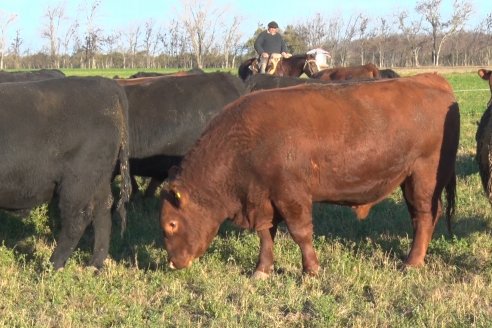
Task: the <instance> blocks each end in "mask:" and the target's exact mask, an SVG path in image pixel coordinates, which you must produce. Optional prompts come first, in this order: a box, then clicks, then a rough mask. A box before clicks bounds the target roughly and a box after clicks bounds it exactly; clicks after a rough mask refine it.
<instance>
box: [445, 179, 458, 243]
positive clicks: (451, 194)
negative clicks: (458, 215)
mask: <svg viewBox="0 0 492 328" xmlns="http://www.w3.org/2000/svg"><path fill="white" fill-rule="evenodd" d="M445 189H446V225H447V227H448V233H449V235H450V236H451V235H452V229H451V221H452V218H453V216H454V214H455V209H456V172H455V170H453V174H452V176H451V179H449V182H448V184H447V185H446V187H445Z"/></svg>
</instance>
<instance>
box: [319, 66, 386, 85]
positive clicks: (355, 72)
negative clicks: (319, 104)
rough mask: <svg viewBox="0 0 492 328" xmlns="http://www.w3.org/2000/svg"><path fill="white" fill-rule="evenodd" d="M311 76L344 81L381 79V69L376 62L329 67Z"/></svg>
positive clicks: (325, 79) (323, 79)
mask: <svg viewBox="0 0 492 328" xmlns="http://www.w3.org/2000/svg"><path fill="white" fill-rule="evenodd" d="M311 78H313V79H318V80H321V81H344V80H363V79H379V78H380V75H379V69H378V68H377V67H376V65H374V64H371V63H369V64H365V65H362V66H353V67H335V68H328V69H324V70H322V71H319V72H317V73H314V74H313V75H311Z"/></svg>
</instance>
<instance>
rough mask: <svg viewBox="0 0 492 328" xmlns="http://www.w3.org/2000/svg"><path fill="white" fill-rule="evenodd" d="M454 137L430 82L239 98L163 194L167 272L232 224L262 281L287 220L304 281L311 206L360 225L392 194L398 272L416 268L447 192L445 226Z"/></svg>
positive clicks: (449, 95)
mask: <svg viewBox="0 0 492 328" xmlns="http://www.w3.org/2000/svg"><path fill="white" fill-rule="evenodd" d="M459 128H460V117H459V109H458V104H457V103H456V99H455V97H454V95H453V92H452V89H451V86H450V85H449V83H448V82H447V81H446V80H445V79H444V78H442V77H441V76H439V75H437V74H421V75H417V76H413V77H408V78H400V79H393V80H391V79H390V80H380V81H374V82H373V83H351V84H333V85H331V84H323V85H322V84H308V85H300V86H294V87H288V88H281V89H272V90H265V91H258V92H254V93H252V94H250V95H246V96H243V97H241V98H239V99H238V100H236V101H234V102H233V103H231V104H229V105H227V106H226V107H225V109H224V111H222V112H221V114H220V115H218V116H217V117H216V118H215V119H214V120H212V122H211V123H210V124H209V126H208V128H207V129H206V130H205V132H204V133H203V135H202V136H201V138H200V139H199V140H198V142H197V143H196V144H195V146H194V147H193V148H192V149H191V150H190V151H189V152H188V153H187V155H186V156H185V158H184V160H183V162H182V164H181V171H180V172H178V174H177V176H176V177H175V178H174V179H171V180H170V181H169V186H168V187H167V188H166V189H164V190H163V192H162V209H161V227H162V229H163V233H164V246H165V248H166V250H167V253H168V258H169V264H170V266H171V268H185V267H188V266H189V265H191V263H192V260H193V259H194V258H196V257H199V256H201V255H202V254H203V253H204V252H205V251H206V249H207V247H208V245H209V244H210V243H211V241H212V239H213V238H214V236H215V235H216V234H217V231H218V229H219V226H220V225H221V223H222V222H224V221H225V220H226V219H227V218H229V219H231V220H232V221H233V222H234V223H236V224H237V225H239V226H241V227H244V228H249V229H254V230H256V231H257V232H258V234H259V237H260V243H261V246H260V256H259V261H258V264H257V266H256V270H255V275H254V276H255V277H264V276H266V275H268V274H270V273H271V272H272V269H273V241H274V238H275V234H276V230H277V224H278V223H279V222H280V221H281V220H284V221H285V223H286V225H287V228H288V230H289V232H290V234H291V236H292V238H293V239H294V241H295V242H296V243H297V244H298V245H299V247H300V249H301V252H302V264H303V270H304V272H307V273H309V274H315V273H317V272H318V270H319V264H318V259H317V257H316V253H315V251H314V248H313V242H312V238H313V236H312V235H313V223H312V205H313V202H327V203H333V204H341V205H347V206H351V207H352V208H353V209H354V210H355V212H356V214H357V217H359V218H364V217H365V216H367V214H368V213H369V210H370V209H371V207H372V206H374V205H375V204H377V203H378V202H380V201H381V200H383V199H384V198H386V197H387V196H388V195H389V194H390V193H391V192H392V191H393V190H394V189H395V188H397V187H399V186H400V187H401V188H402V190H403V196H404V198H405V201H406V204H407V207H408V209H409V212H410V216H411V219H412V225H413V231H414V239H413V243H412V247H411V250H410V253H409V255H408V258H407V259H406V261H405V264H406V265H409V266H420V265H423V264H424V257H425V254H426V251H427V248H428V246H429V243H430V240H431V238H432V234H433V231H434V227H435V225H436V223H437V221H438V218H439V216H440V215H441V212H442V203H441V194H442V192H443V190H444V189H446V195H447V197H446V200H447V209H446V216H447V218H448V223H449V222H450V217H451V215H452V213H453V210H454V205H455V191H456V175H455V161H456V152H457V148H458V140H459Z"/></svg>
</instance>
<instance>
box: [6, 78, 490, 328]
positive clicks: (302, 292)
mask: <svg viewBox="0 0 492 328" xmlns="http://www.w3.org/2000/svg"><path fill="white" fill-rule="evenodd" d="M66 73H69V74H70V72H66ZM72 73H74V74H75V73H81V72H75V71H74V72H72ZM106 73H107V72H99V71H98V74H100V75H105V76H110V77H111V76H112V75H113V74H115V75H116V74H118V75H119V74H120V72H113V71H112V72H111V73H107V74H106ZM130 74H132V73H130V72H126V74H122V75H125V76H128V75H130ZM78 75H82V74H78ZM89 75H94V74H89ZM446 77H447V78H448V79H449V80H450V82H451V83H452V85H453V87H454V89H455V90H457V91H458V90H465V89H466V90H471V89H484V88H487V87H488V86H487V84H486V82H484V81H482V80H480V79H479V77H478V76H477V75H476V73H462V74H455V73H453V74H449V75H446ZM456 96H457V98H458V101H459V103H460V108H461V118H462V124H461V126H462V130H461V141H460V147H459V159H458V167H457V173H458V203H457V215H456V218H455V221H454V224H453V229H454V233H455V236H454V237H453V238H449V237H448V235H447V232H446V229H445V224H444V221H441V222H439V224H438V227H437V230H436V232H435V235H434V238H433V240H432V242H431V245H430V249H429V252H428V255H427V258H426V262H427V264H426V266H425V267H423V268H421V269H412V270H408V271H402V270H400V264H401V262H402V259H404V258H405V256H406V255H407V253H408V251H409V248H410V245H411V235H412V230H411V226H410V219H409V216H408V213H407V211H406V207H405V205H404V203H403V202H402V196H401V193H400V192H399V191H396V192H395V193H393V194H392V195H391V197H389V198H388V199H386V200H385V201H383V202H382V203H380V204H378V205H377V206H375V208H374V209H373V210H372V211H371V214H370V215H369V217H368V218H367V219H366V220H364V221H360V222H359V221H357V220H356V219H355V216H354V214H353V213H352V212H351V211H350V210H349V209H348V208H345V207H341V206H333V205H319V204H317V205H315V207H314V217H315V218H314V221H315V247H316V250H317V252H318V256H319V259H320V264H321V266H322V269H321V272H320V274H319V276H318V277H315V278H312V277H304V276H303V275H302V274H301V259H300V252H299V249H298V247H297V245H295V243H294V242H293V241H292V239H291V238H290V236H289V235H288V233H287V232H286V229H285V227H284V226H282V227H281V229H280V232H279V236H278V238H277V240H276V244H275V255H276V262H275V265H276V268H275V273H274V274H273V275H272V276H271V277H270V278H269V279H267V280H266V281H254V280H251V279H250V278H249V276H250V274H251V273H252V272H253V270H254V266H255V263H256V260H257V256H258V250H259V244H258V238H257V236H256V235H255V234H253V233H250V232H248V231H242V230H239V229H236V228H235V227H234V226H232V225H231V224H227V223H226V224H224V225H223V226H222V227H221V230H220V232H219V235H218V236H217V237H216V238H215V239H214V241H213V243H212V245H211V246H210V248H209V249H208V251H207V253H206V254H205V255H204V256H203V257H202V258H201V259H200V260H199V261H197V262H196V263H194V264H193V266H192V267H191V268H190V269H187V270H181V271H170V270H169V269H168V268H167V266H166V254H165V251H164V250H163V249H162V240H161V233H160V229H159V224H158V210H159V201H158V199H157V198H154V199H151V200H147V201H144V200H142V199H136V200H135V201H134V202H133V203H131V204H130V205H129V210H128V212H129V222H128V228H127V231H126V233H125V235H124V237H123V238H121V237H120V234H119V224H118V221H115V225H114V231H113V234H112V241H111V249H110V259H108V260H107V262H106V267H105V269H104V270H102V271H101V272H94V271H93V270H91V269H90V268H86V267H85V266H84V264H85V263H87V262H88V260H89V258H90V255H91V250H90V247H91V242H92V241H91V238H92V234H91V231H89V233H87V234H86V236H84V238H83V240H82V241H81V243H80V247H79V248H78V249H77V251H76V252H75V253H74V254H73V255H72V256H71V257H70V260H69V262H68V264H67V266H66V268H65V269H64V270H62V271H58V272H55V271H53V270H52V269H51V267H50V265H49V261H48V259H49V256H50V254H51V252H52V250H53V247H54V243H55V241H54V240H55V239H54V238H55V237H54V236H56V235H57V233H58V231H59V220H58V219H57V217H58V215H57V213H56V210H55V209H53V208H52V207H49V206H46V205H45V206H41V207H39V208H37V209H35V210H34V211H32V212H31V213H30V214H28V215H25V217H22V216H20V217H17V216H15V215H11V214H8V213H4V212H1V213H0V226H1V227H2V228H1V229H0V240H1V246H0V295H2V297H1V301H0V326H6V327H157V326H164V327H203V326H204V327H490V326H492V288H491V287H490V286H491V284H492V236H491V232H492V212H491V207H490V204H489V203H488V201H487V200H486V198H485V197H484V195H483V191H482V187H481V184H480V179H479V175H478V168H477V165H476V163H475V161H474V155H475V140H474V137H475V131H476V122H477V121H478V120H479V119H480V116H481V114H482V112H483V110H484V108H485V104H486V103H487V101H488V99H489V97H490V92H489V91H486V92H483V91H460V92H456ZM48 217H51V218H54V219H48Z"/></svg>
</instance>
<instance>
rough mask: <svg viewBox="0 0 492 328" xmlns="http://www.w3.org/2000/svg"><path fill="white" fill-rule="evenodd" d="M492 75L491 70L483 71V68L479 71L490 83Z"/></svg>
mask: <svg viewBox="0 0 492 328" xmlns="http://www.w3.org/2000/svg"><path fill="white" fill-rule="evenodd" d="M491 74H492V71H489V70H486V69H483V68H481V69H479V70H478V75H479V76H480V77H481V78H482V79H484V80H486V81H489V80H490V76H491Z"/></svg>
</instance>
